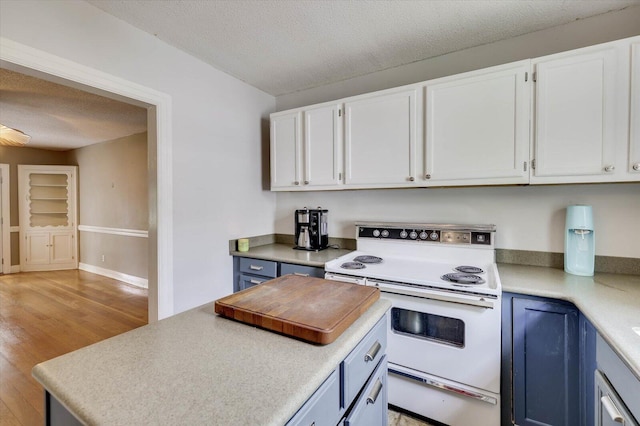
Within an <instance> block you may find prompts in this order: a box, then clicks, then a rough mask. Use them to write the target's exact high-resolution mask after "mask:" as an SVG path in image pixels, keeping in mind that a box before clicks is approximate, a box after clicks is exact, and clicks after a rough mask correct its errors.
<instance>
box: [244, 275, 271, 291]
mask: <svg viewBox="0 0 640 426" xmlns="http://www.w3.org/2000/svg"><path fill="white" fill-rule="evenodd" d="M270 279H271V278H265V277H257V276H255V275H245V274H240V279H239V280H240V282H239V285H238V291H241V290H246V289H248V288H251V287H253V286H256V285H258V284H262V283H263V282H265V281H269V280H270Z"/></svg>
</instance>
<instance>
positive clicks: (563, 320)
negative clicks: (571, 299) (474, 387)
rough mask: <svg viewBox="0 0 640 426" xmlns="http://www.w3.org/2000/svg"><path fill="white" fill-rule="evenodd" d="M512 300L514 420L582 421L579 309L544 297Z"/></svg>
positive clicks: (552, 425) (558, 425) (564, 425)
mask: <svg viewBox="0 0 640 426" xmlns="http://www.w3.org/2000/svg"><path fill="white" fill-rule="evenodd" d="M510 299H511V307H510V308H511V333H512V339H513V340H512V350H513V352H512V355H511V356H512V361H511V364H512V365H511V366H512V380H513V383H512V392H513V394H512V398H513V419H514V422H515V424H517V425H519V426H527V425H536V426H542V425H549V426H570V425H581V424H586V423H583V421H586V420H583V419H582V416H581V410H580V408H581V391H580V390H581V389H580V384H581V380H580V363H581V362H580V356H579V355H580V338H579V311H578V309H577V308H576V307H575V306H573V305H571V304H569V303H564V302H561V301H553V300H548V299H542V298H528V297H518V296H513V297H511V298H510ZM584 403H586V401H583V404H584ZM503 424H505V422H504V421H503Z"/></svg>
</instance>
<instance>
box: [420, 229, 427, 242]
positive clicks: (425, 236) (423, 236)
mask: <svg viewBox="0 0 640 426" xmlns="http://www.w3.org/2000/svg"><path fill="white" fill-rule="evenodd" d="M428 236H429V235H428V234H427V233H426V232H424V231H422V232H421V233H420V239H421V240H426V239H427V237H428Z"/></svg>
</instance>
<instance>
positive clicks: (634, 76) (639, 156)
mask: <svg viewBox="0 0 640 426" xmlns="http://www.w3.org/2000/svg"><path fill="white" fill-rule="evenodd" d="M630 117H631V128H630V146H629V163H628V165H627V170H628V172H629V174H630V175H631V178H632V179H633V180H640V40H638V41H636V42H634V43H632V44H631V114H630Z"/></svg>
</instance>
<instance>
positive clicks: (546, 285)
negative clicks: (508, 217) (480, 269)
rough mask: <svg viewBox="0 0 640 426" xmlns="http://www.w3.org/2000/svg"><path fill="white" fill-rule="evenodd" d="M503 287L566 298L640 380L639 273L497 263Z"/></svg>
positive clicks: (504, 288)
mask: <svg viewBox="0 0 640 426" xmlns="http://www.w3.org/2000/svg"><path fill="white" fill-rule="evenodd" d="M498 271H499V274H500V280H501V281H502V291H506V292H512V293H520V294H528V295H532V296H542V297H549V298H554V299H563V300H567V301H569V302H571V303H573V304H574V305H576V307H577V308H578V309H580V311H581V312H582V313H583V314H584V315H585V316H586V317H587V319H589V321H590V322H591V324H593V326H594V327H595V328H596V330H597V331H598V333H600V335H601V336H602V337H603V338H604V340H606V341H607V343H609V345H610V346H611V347H612V348H613V349H614V350H615V351H616V352H617V353H618V355H619V356H620V358H621V359H622V360H623V361H624V362H625V363H626V364H627V366H628V367H629V368H630V369H631V371H632V372H633V373H634V374H635V376H636V377H637V378H638V379H639V380H640V334H637V333H636V332H635V331H634V330H633V328H635V327H640V276H638V275H620V274H605V273H597V272H596V274H595V275H594V276H593V277H582V276H577V275H571V274H567V273H566V272H564V271H563V270H562V269H554V268H547V267H540V266H522V265H507V264H498Z"/></svg>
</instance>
